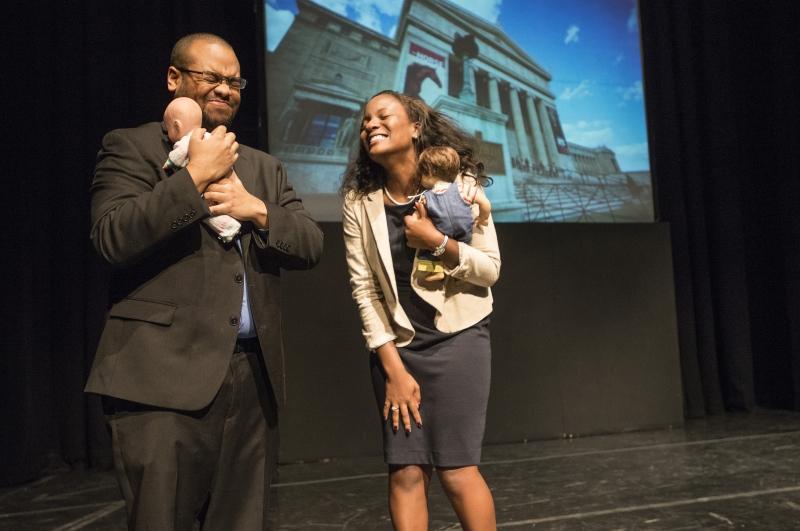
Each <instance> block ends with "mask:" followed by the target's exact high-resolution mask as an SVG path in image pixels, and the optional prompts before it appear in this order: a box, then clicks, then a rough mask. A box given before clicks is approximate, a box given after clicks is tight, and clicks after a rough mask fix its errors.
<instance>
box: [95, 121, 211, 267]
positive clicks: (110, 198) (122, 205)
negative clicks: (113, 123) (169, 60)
mask: <svg viewBox="0 0 800 531" xmlns="http://www.w3.org/2000/svg"><path fill="white" fill-rule="evenodd" d="M142 135H143V133H142V132H141V131H136V130H119V129H118V130H114V131H111V132H110V133H108V134H107V135H106V136H105V137H104V138H103V143H102V147H101V149H100V152H99V153H98V155H97V164H96V166H95V173H94V179H93V181H92V186H91V234H90V237H91V240H92V244H93V245H94V247H95V249H97V252H98V253H99V254H100V256H102V257H103V259H104V260H105V261H106V262H108V263H109V264H111V265H114V266H126V265H128V264H130V263H132V262H135V261H137V260H138V259H140V258H141V257H142V256H144V255H146V254H148V253H150V252H152V250H153V249H154V248H156V247H157V246H158V245H160V244H161V243H163V242H165V241H166V240H168V239H170V238H172V237H173V236H175V235H176V234H177V233H178V232H180V231H182V230H185V229H186V228H187V227H189V226H191V225H192V224H194V223H196V222H197V221H199V220H200V219H203V218H205V217H207V216H208V215H209V214H208V209H207V207H206V205H205V202H204V201H203V199H202V198H201V197H200V194H198V193H197V189H196V188H195V186H194V183H193V181H192V178H191V176H190V175H189V172H188V171H187V170H186V169H182V170H179V171H177V172H175V173H174V174H173V175H171V176H170V177H168V178H167V177H165V176H164V175H163V174H162V173H161V172H160V169H159V168H160V166H161V164H163V161H161V162H158V161H155V160H149V159H150V158H152V157H149V158H148V156H147V155H146V153H145V152H146V151H147V146H146V144H147V142H158V141H160V138H159V137H157V136H153V138H152V139H150V138H145V137H144V136H142ZM151 136H152V135H151Z"/></svg>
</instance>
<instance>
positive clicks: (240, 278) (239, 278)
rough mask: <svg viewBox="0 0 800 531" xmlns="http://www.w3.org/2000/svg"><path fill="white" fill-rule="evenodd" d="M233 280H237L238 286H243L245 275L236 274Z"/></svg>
mask: <svg viewBox="0 0 800 531" xmlns="http://www.w3.org/2000/svg"><path fill="white" fill-rule="evenodd" d="M233 280H235V281H236V283H237V284H241V283H242V281H243V280H244V275H242V274H241V273H236V274H235V275H233Z"/></svg>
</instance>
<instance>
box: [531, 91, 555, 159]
mask: <svg viewBox="0 0 800 531" xmlns="http://www.w3.org/2000/svg"><path fill="white" fill-rule="evenodd" d="M525 105H526V106H527V108H528V117H529V118H530V119H531V136H533V147H534V148H535V149H536V160H538V161H539V162H541V163H542V164H543V165H544V167H545V168H547V167H549V166H550V162H551V161H550V158H549V157H548V156H547V151H546V149H545V147H544V133H543V129H542V124H541V122H540V121H539V115H538V114H537V113H536V104H535V103H534V101H533V95H532V94H525Z"/></svg>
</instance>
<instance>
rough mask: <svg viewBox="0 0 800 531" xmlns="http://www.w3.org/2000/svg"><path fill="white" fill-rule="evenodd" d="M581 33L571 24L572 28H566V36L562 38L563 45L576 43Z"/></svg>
mask: <svg viewBox="0 0 800 531" xmlns="http://www.w3.org/2000/svg"><path fill="white" fill-rule="evenodd" d="M580 32H581V29H580V28H579V27H578V26H576V25H575V24H573V25H572V26H570V27H568V28H567V34H566V35H565V36H564V44H571V43H573V42H578V41H579V40H580V37H579V36H578V34H579V33H580Z"/></svg>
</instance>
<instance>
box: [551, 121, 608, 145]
mask: <svg viewBox="0 0 800 531" xmlns="http://www.w3.org/2000/svg"><path fill="white" fill-rule="evenodd" d="M562 127H563V129H564V135H565V136H566V137H567V140H569V141H570V142H572V143H575V144H580V145H582V146H587V147H599V146H610V145H611V143H612V142H613V141H614V131H613V129H612V128H611V123H610V122H607V121H604V120H595V121H591V122H589V121H585V120H581V121H578V122H575V123H564V124H562Z"/></svg>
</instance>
